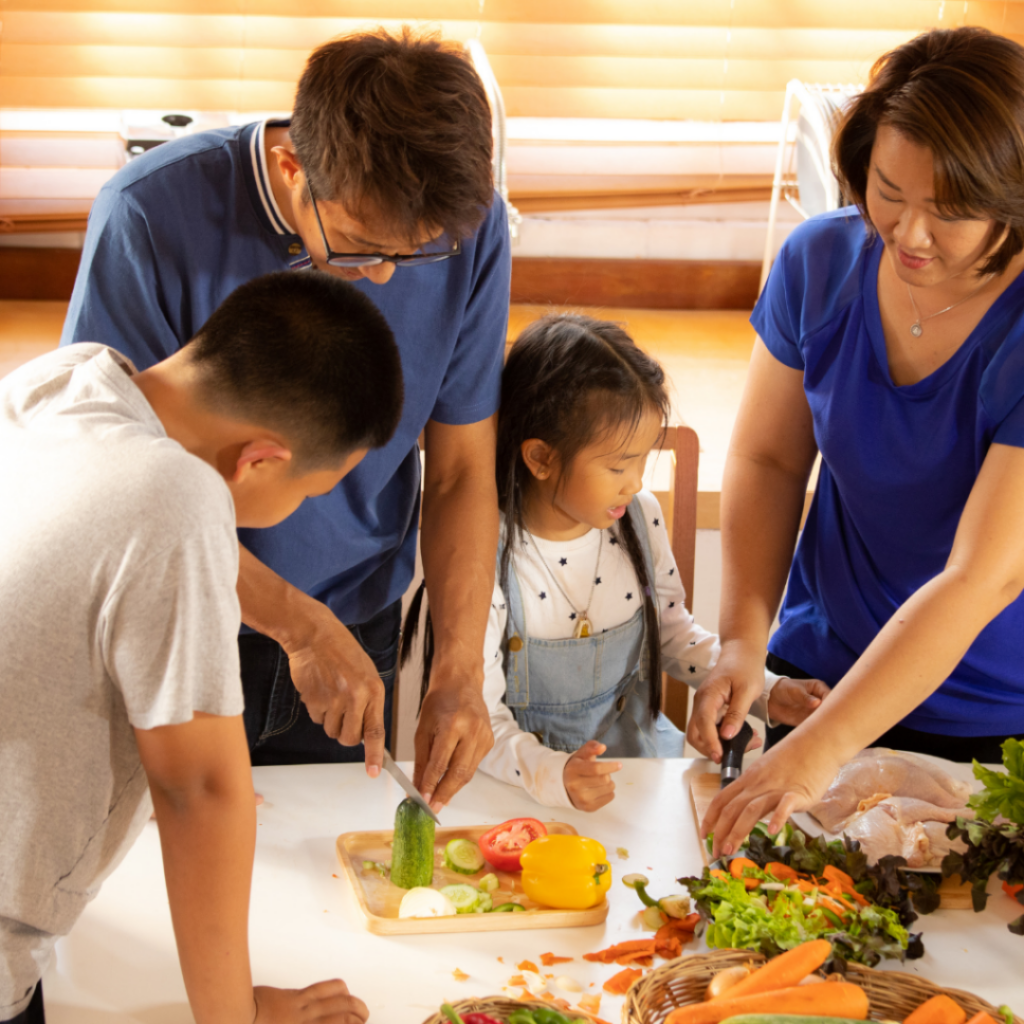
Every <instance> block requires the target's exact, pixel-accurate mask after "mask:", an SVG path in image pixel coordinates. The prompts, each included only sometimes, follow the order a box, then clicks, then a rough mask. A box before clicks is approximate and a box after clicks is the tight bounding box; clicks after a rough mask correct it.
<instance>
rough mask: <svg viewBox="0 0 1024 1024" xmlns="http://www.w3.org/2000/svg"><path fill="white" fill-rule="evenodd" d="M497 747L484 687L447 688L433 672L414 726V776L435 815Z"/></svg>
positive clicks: (439, 676)
mask: <svg viewBox="0 0 1024 1024" xmlns="http://www.w3.org/2000/svg"><path fill="white" fill-rule="evenodd" d="M442 680H444V681H442ZM493 746H494V733H493V732H492V731H491V715H490V712H489V711H488V710H487V705H486V704H485V703H484V698H483V695H482V693H481V692H480V687H479V686H476V685H467V684H463V685H461V686H460V685H458V684H456V683H454V682H449V681H447V680H446V679H445V677H444V676H443V675H442V674H441V673H438V671H437V669H436V668H435V669H434V672H433V679H432V681H431V686H430V689H429V691H428V692H427V695H426V697H424V698H423V706H422V707H421V708H420V720H419V723H418V725H417V726H416V763H415V767H414V769H413V774H412V782H413V785H414V786H415V787H416V788H417V789H418V790H419V791H420V792H421V793H422V794H423V799H424V800H426V801H427V803H428V804H430V806H431V808H432V809H433V810H434V812H435V813H436V812H437V811H439V810H440V809H441V808H442V807H444V805H445V804H446V803H448V801H449V800H451V798H452V797H453V796H455V794H456V793H458V791H459V790H460V789H462V787H463V786H464V785H465V784H466V783H467V782H469V780H470V779H471V778H473V775H474V773H475V772H476V769H477V766H478V765H479V764H480V762H481V761H482V760H483V759H484V757H485V756H486V754H487V752H488V751H489V750H490V749H491V747H493Z"/></svg>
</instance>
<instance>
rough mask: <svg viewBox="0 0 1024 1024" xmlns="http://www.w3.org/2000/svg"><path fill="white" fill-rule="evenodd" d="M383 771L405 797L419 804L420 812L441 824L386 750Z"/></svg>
mask: <svg viewBox="0 0 1024 1024" xmlns="http://www.w3.org/2000/svg"><path fill="white" fill-rule="evenodd" d="M384 771H386V772H387V773H388V775H390V776H391V778H393V779H394V780H395V782H397V783H398V784H399V785H400V786H401V787H402V789H404V790H405V792H406V795H407V796H409V797H411V798H412V800H413V801H414V802H415V803H417V804H419V806H420V809H421V810H423V811H425V812H426V813H427V814H429V815H430V816H431V817H432V818H433V819H434V821H435V822H436V823H437V824H438V825H440V824H441V820H440V818H438V816H437V815H436V814H435V813H434V812H433V811H432V810H431V809H430V804H428V803H427V801H426V800H424V799H423V797H422V796H421V795H420V792H419V790H418V789H417V788H416V787H415V786H414V785H413V784H412V782H411V781H410V779H409V776H408V775H406V774H405V772H403V771H402V769H401V768H399V767H398V765H397V764H395V759H394V758H393V757H392V756H391V755H390V754H389V753H388V752H387V751H386V750H385V751H384Z"/></svg>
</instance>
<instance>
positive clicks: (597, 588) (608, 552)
mask: <svg viewBox="0 0 1024 1024" xmlns="http://www.w3.org/2000/svg"><path fill="white" fill-rule="evenodd" d="M636 500H637V501H638V502H639V503H640V508H641V509H642V511H643V514H644V519H645V521H646V524H647V531H648V537H649V539H650V546H651V555H652V558H653V561H654V581H653V582H654V589H655V600H656V602H657V607H658V612H659V614H660V620H661V664H662V669H663V670H664V671H665V672H667V673H668V674H669V675H670V676H673V677H674V678H676V679H681V680H684V681H685V682H687V683H689V685H690V686H692V687H694V688H696V687H697V686H699V685H700V683H701V682H702V681H703V680H704V679H705V678H706V677H707V675H708V673H709V672H710V671H711V669H712V668H713V667H714V665H715V663H716V662H717V661H718V656H719V653H720V647H719V643H718V637H717V636H715V634H714V633H709V632H708V631H707V630H706V629H702V628H701V627H700V626H699V625H697V623H696V622H695V621H694V618H693V616H692V615H691V614H690V612H689V611H688V610H687V607H686V602H685V593H684V591H683V585H682V583H681V582H680V580H679V571H678V569H677V567H676V561H675V558H674V557H673V556H672V548H671V546H670V543H669V536H668V531H667V530H666V529H665V523H664V519H663V518H662V512H661V506H660V505H659V504H658V499H657V498H656V497H655V496H654V495H653V494H651V493H650V492H649V491H641V492H640V493H639V494H638V495H637V496H636ZM514 564H515V572H516V576H517V578H518V581H519V590H520V596H521V598H522V602H523V611H524V614H525V617H526V621H527V622H529V623H530V637H531V638H534V639H538V640H566V639H571V638H572V637H573V633H574V630H575V629H576V622H577V615H578V613H579V612H582V611H583V610H585V609H586V610H587V615H588V618H589V620H590V623H591V631H592V633H593V634H597V633H600V632H601V631H602V630H605V629H613V628H614V627H616V626H619V625H621V624H622V623H623V622H626V621H627V620H628V619H630V618H632V617H633V615H634V614H636V610H637V608H639V607H640V605H641V601H642V594H641V593H640V587H639V584H638V582H637V577H636V573H635V571H634V570H633V566H632V565H631V564H630V561H629V556H628V555H627V554H626V552H625V550H624V548H623V546H622V545H621V544H620V543H619V540H618V528H617V527H614V526H613V527H611V528H610V529H607V530H596V529H594V530H591V531H590V532H589V533H586V534H584V535H583V536H582V537H577V538H575V539H573V540H568V541H552V540H544V539H543V538H541V537H535V536H534V535H533V534H527V535H526V538H525V544H519V543H517V544H516V549H515V555H514ZM556 581H557V582H556ZM507 620H508V610H507V601H506V597H505V594H504V593H503V592H502V590H501V587H500V585H499V583H498V582H497V581H496V582H495V584H494V594H493V597H492V599H491V612H490V617H489V619H488V622H487V635H486V640H485V647H484V700H485V701H486V702H487V705H488V707H489V708H490V711H491V728H492V729H493V730H494V747H493V748H492V750H491V751H490V753H489V754H488V755H487V756H486V757H485V758H484V760H483V762H482V763H481V765H480V767H481V768H482V769H483V770H484V771H485V772H487V774H488V775H493V776H494V777H495V778H498V779H501V780H502V781H503V782H508V783H511V784H512V785H518V786H522V787H523V788H524V789H526V791H527V792H528V793H529V794H530V795H531V796H532V797H533V798H534V799H535V800H537V801H538V802H539V803H542V804H544V805H546V806H548V807H571V806H572V802H571V801H570V799H569V796H568V794H567V793H566V791H565V785H564V783H563V781H562V773H563V771H564V769H565V763H566V761H568V760H569V758H570V756H571V755H570V754H567V753H564V752H562V751H557V750H551V749H549V748H548V747H545V746H543V745H542V744H541V742H540V740H538V739H537V737H536V736H535V735H534V734H533V733H530V732H524V731H523V730H522V729H520V728H519V725H518V724H517V722H516V720H515V717H514V716H513V714H512V712H511V710H509V708H508V706H507V705H506V704H505V702H504V701H503V700H502V697H503V696H504V694H505V671H504V659H503V657H502V648H503V642H504V639H505V627H506V623H507ZM766 675H767V677H768V682H767V684H766V692H767V690H768V689H769V688H770V686H771V685H774V681H775V680H777V678H778V677H776V676H773V675H771V674H770V673H766ZM764 700H765V698H762V700H761V701H759V702H758V705H760V707H759V706H758V705H755V708H754V709H753V710H754V712H755V713H757V714H761V715H762V717H763V714H764V708H763V705H764Z"/></svg>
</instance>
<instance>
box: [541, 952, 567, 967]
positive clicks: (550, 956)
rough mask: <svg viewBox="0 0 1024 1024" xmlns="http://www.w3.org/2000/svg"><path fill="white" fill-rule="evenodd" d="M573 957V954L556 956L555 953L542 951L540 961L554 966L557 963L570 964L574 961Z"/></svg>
mask: <svg viewBox="0 0 1024 1024" xmlns="http://www.w3.org/2000/svg"><path fill="white" fill-rule="evenodd" d="M572 961H573V957H571V956H555V954H554V953H541V955H540V962H541V963H542V964H543V965H544V966H545V967H553V966H554V965H555V964H568V963H572Z"/></svg>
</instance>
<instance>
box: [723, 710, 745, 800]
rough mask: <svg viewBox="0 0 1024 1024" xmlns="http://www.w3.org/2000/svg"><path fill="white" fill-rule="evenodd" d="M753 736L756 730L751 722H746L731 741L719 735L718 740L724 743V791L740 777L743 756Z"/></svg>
mask: <svg viewBox="0 0 1024 1024" xmlns="http://www.w3.org/2000/svg"><path fill="white" fill-rule="evenodd" d="M753 735H754V730H753V729H751V728H750V723H749V722H744V723H743V728H742V729H740V731H739V732H738V733H736V735H735V736H733V738H732V739H731V740H725V739H722V735H721V733H719V735H718V738H719V739H720V740H721V741H722V786H721V788H722V789H725V787H726V786H728V785H729V783H730V782H732V781H733V780H735V779H738V778H739V777H740V772H742V771H743V755H744V753H745V752H746V749H747V744H748V743H749V742H750V740H751V738H752V737H753Z"/></svg>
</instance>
